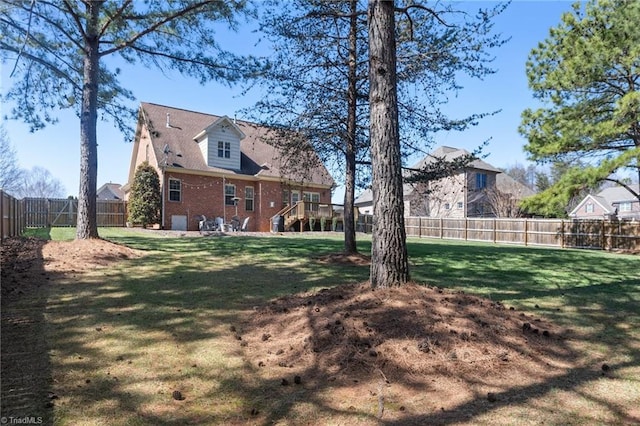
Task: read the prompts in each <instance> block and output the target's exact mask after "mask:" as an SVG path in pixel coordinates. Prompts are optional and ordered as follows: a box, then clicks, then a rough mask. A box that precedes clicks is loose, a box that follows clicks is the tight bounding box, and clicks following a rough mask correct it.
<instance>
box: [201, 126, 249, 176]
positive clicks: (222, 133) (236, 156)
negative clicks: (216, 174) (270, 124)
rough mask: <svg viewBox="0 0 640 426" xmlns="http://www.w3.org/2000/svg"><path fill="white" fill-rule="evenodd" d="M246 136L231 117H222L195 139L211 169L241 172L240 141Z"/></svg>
mask: <svg viewBox="0 0 640 426" xmlns="http://www.w3.org/2000/svg"><path fill="white" fill-rule="evenodd" d="M244 138H245V134H244V133H243V132H242V130H240V128H239V127H238V125H237V124H236V123H234V122H233V120H230V119H229V117H220V118H218V119H217V120H215V121H214V122H213V123H211V124H210V125H209V126H207V127H206V128H205V129H203V130H202V131H201V132H200V133H198V134H197V135H195V136H194V137H193V140H195V141H196V142H197V143H198V146H199V147H200V151H201V152H202V157H203V158H204V161H205V162H206V164H207V166H209V167H218V168H222V169H229V170H240V167H241V164H240V158H241V155H240V141H241V140H242V139H244Z"/></svg>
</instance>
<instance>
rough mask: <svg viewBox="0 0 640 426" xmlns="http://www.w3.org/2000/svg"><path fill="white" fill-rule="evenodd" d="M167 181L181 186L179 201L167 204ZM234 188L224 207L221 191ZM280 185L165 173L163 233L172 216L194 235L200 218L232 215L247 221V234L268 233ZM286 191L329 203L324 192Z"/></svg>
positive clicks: (279, 202) (327, 192) (277, 206)
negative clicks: (231, 201)
mask: <svg viewBox="0 0 640 426" xmlns="http://www.w3.org/2000/svg"><path fill="white" fill-rule="evenodd" d="M169 179H178V180H179V181H180V182H181V197H180V201H169V183H168V182H169ZM227 184H232V185H235V187H236V197H238V198H239V199H240V200H239V201H238V205H237V210H236V206H233V205H226V204H225V198H224V197H225V194H224V187H225V185H227ZM248 186H249V187H253V191H254V202H253V211H248V210H246V195H245V193H246V191H245V189H246V187H248ZM283 189H284V188H283V184H282V183H281V182H279V181H275V180H254V179H242V178H238V177H233V178H226V177H225V178H223V177H219V176H199V175H191V174H186V173H177V172H175V171H171V172H167V173H166V175H165V185H164V191H165V193H164V197H165V203H164V222H163V227H164V228H165V229H171V220H172V216H186V218H187V230H189V231H197V230H198V222H199V220H200V216H201V215H205V216H206V217H207V218H215V217H218V216H220V217H223V218H225V219H226V221H227V222H230V221H231V218H232V217H233V216H235V215H236V211H237V215H238V216H239V218H240V220H241V221H243V220H244V219H245V218H247V217H248V218H249V223H248V230H249V231H260V232H267V231H269V230H271V218H272V217H273V216H274V215H275V214H276V213H277V212H278V211H280V210H281V209H282V207H283V199H282V198H283ZM286 189H288V190H291V189H298V190H300V191H303V190H304V191H313V192H319V193H320V202H321V203H327V204H328V203H330V202H331V191H330V190H329V189H328V188H302V187H299V186H298V187H295V186H294V187H291V186H287V188H286Z"/></svg>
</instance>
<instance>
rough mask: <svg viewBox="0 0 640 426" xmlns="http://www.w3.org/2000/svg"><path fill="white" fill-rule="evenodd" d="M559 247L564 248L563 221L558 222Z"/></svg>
mask: <svg viewBox="0 0 640 426" xmlns="http://www.w3.org/2000/svg"><path fill="white" fill-rule="evenodd" d="M560 247H562V248H565V246H564V219H561V220H560Z"/></svg>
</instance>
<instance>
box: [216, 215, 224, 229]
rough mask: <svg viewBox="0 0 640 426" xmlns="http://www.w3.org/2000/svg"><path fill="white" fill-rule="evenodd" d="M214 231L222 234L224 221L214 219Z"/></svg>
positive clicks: (217, 218)
mask: <svg viewBox="0 0 640 426" xmlns="http://www.w3.org/2000/svg"><path fill="white" fill-rule="evenodd" d="M216 231H220V232H224V219H223V218H221V217H220V216H218V217H216Z"/></svg>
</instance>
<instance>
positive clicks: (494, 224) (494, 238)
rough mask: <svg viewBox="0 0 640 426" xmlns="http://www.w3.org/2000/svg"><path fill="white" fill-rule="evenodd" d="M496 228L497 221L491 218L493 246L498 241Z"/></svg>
mask: <svg viewBox="0 0 640 426" xmlns="http://www.w3.org/2000/svg"><path fill="white" fill-rule="evenodd" d="M497 226H498V222H497V219H496V218H495V217H494V218H493V244H495V243H496V241H497V239H498V230H497V229H496V227H497Z"/></svg>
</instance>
